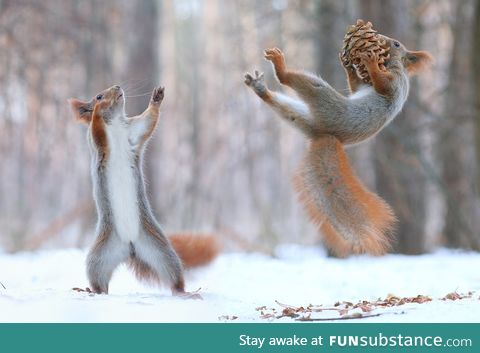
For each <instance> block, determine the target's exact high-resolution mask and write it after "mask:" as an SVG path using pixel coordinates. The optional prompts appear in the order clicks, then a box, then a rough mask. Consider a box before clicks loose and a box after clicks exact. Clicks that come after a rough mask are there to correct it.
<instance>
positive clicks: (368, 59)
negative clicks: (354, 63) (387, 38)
mask: <svg viewBox="0 0 480 353" xmlns="http://www.w3.org/2000/svg"><path fill="white" fill-rule="evenodd" d="M358 57H359V58H360V62H361V63H362V64H363V65H365V66H369V65H378V62H379V57H378V54H377V53H375V52H373V51H369V52H365V53H360V54H358Z"/></svg>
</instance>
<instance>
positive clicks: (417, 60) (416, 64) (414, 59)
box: [379, 35, 433, 75]
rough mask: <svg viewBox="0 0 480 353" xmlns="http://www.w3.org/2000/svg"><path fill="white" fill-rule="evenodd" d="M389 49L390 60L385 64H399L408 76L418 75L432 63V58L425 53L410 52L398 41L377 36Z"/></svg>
mask: <svg viewBox="0 0 480 353" xmlns="http://www.w3.org/2000/svg"><path fill="white" fill-rule="evenodd" d="M379 37H380V38H382V39H384V40H385V41H386V42H387V44H388V46H389V47H390V51H389V54H390V59H389V60H388V62H387V67H388V63H389V62H390V63H393V62H399V63H401V64H402V66H403V67H404V68H405V70H406V71H407V73H408V74H409V75H415V74H417V73H420V72H421V71H423V70H424V69H426V68H428V67H429V66H430V65H431V64H432V63H433V58H432V56H431V55H430V53H428V52H427V51H410V50H408V49H407V48H406V47H405V46H404V45H403V44H402V43H400V42H399V41H398V40H396V39H393V38H389V37H387V36H384V35H379Z"/></svg>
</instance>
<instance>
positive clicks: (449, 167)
mask: <svg viewBox="0 0 480 353" xmlns="http://www.w3.org/2000/svg"><path fill="white" fill-rule="evenodd" d="M455 6H456V14H455V16H454V17H453V21H455V22H454V24H453V26H452V34H453V47H452V55H451V62H450V67H449V72H448V85H447V90H446V99H445V109H444V112H445V118H446V119H448V121H449V122H450V124H448V126H446V129H445V131H443V138H442V139H441V141H439V144H440V146H439V151H440V153H441V158H442V160H443V178H444V182H445V186H446V188H447V192H448V194H447V212H446V215H445V225H444V228H443V235H444V236H445V240H446V244H447V246H449V247H454V248H457V247H462V248H473V249H477V250H478V249H480V241H479V238H478V235H476V234H474V232H473V219H474V215H475V213H474V207H475V202H476V200H475V194H474V193H473V192H472V191H473V189H474V188H473V184H474V181H473V180H474V173H475V170H474V169H475V166H474V165H472V163H471V160H472V156H473V153H474V151H473V150H472V149H471V148H470V146H471V145H473V143H470V144H469V143H466V141H469V140H470V141H471V140H472V139H473V136H472V123H473V94H472V92H473V80H472V71H473V61H474V60H473V61H472V58H473V57H472V56H471V55H470V50H471V46H470V43H471V42H472V40H473V38H471V35H472V24H473V22H472V19H473V17H472V10H473V2H472V1H470V0H462V1H458V2H456V3H455ZM475 60H478V58H475ZM472 142H473V141H472Z"/></svg>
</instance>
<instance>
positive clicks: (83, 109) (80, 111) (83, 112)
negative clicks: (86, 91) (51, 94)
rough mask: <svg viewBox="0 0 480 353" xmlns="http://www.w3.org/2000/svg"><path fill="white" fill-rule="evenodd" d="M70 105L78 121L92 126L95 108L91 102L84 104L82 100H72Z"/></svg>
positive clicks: (69, 102) (69, 101)
mask: <svg viewBox="0 0 480 353" xmlns="http://www.w3.org/2000/svg"><path fill="white" fill-rule="evenodd" d="M68 104H69V105H70V108H71V109H72V112H73V115H74V116H75V118H76V119H77V121H79V122H82V123H85V124H90V121H91V120H92V112H93V107H92V103H91V102H83V101H81V100H78V99H75V98H70V99H69V100H68Z"/></svg>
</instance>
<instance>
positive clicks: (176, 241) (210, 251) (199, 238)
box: [168, 233, 220, 268]
mask: <svg viewBox="0 0 480 353" xmlns="http://www.w3.org/2000/svg"><path fill="white" fill-rule="evenodd" d="M168 239H169V240H170V243H171V244H172V246H173V248H174V249H175V251H176V252H177V254H178V256H179V257H180V259H181V260H182V263H183V266H185V268H192V267H197V266H202V265H206V264H208V263H210V262H211V261H212V260H213V259H214V258H215V257H216V256H217V255H218V252H219V251H220V246H219V244H218V242H217V240H216V237H215V236H213V235H210V234H195V233H175V234H170V235H169V236H168Z"/></svg>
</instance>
